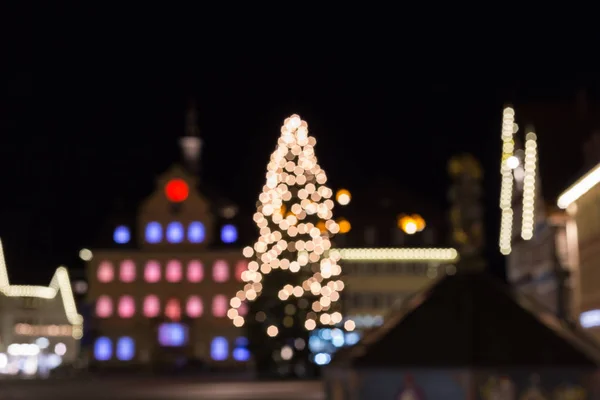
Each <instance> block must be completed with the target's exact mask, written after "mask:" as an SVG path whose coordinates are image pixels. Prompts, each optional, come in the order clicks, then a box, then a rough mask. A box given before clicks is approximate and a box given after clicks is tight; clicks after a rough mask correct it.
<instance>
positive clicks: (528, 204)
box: [521, 132, 537, 240]
mask: <svg viewBox="0 0 600 400" xmlns="http://www.w3.org/2000/svg"><path fill="white" fill-rule="evenodd" d="M536 140H537V137H536V135H535V133H533V132H529V133H528V134H527V136H526V137H525V163H524V168H525V177H524V179H523V217H522V218H523V219H522V223H521V237H522V238H523V239H524V240H530V239H531V238H532V237H533V228H534V222H535V177H536V168H537V142H536Z"/></svg>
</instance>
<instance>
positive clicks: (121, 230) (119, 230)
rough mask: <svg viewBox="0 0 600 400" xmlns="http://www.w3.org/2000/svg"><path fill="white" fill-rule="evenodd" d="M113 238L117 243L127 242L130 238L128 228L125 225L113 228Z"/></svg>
mask: <svg viewBox="0 0 600 400" xmlns="http://www.w3.org/2000/svg"><path fill="white" fill-rule="evenodd" d="M113 240H114V241H115V243H118V244H125V243H129V241H130V240H131V233H130V232H129V228H128V227H126V226H125V225H120V226H117V227H116V228H115V233H113Z"/></svg>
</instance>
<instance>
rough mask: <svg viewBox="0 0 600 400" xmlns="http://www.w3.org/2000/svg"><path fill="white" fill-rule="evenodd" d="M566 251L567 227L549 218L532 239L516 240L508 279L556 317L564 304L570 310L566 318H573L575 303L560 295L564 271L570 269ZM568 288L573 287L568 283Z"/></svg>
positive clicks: (508, 269) (508, 270)
mask: <svg viewBox="0 0 600 400" xmlns="http://www.w3.org/2000/svg"><path fill="white" fill-rule="evenodd" d="M566 252H567V246H566V236H565V225H564V224H562V223H557V222H556V221H553V220H552V219H551V218H547V219H546V221H544V222H542V223H541V224H538V225H537V226H536V229H535V233H534V237H533V238H532V239H531V240H528V241H524V240H515V242H514V243H513V248H512V252H511V254H510V255H509V257H508V258H507V277H508V281H509V282H510V284H511V285H512V286H513V287H514V288H515V289H517V290H519V291H521V292H522V293H523V294H525V295H527V296H528V297H530V298H532V299H533V300H535V301H536V302H537V303H539V304H540V305H541V306H543V307H544V308H546V309H548V310H549V311H551V312H552V313H554V314H559V313H560V312H561V311H562V310H561V305H560V302H561V301H564V302H565V306H566V308H567V309H569V311H568V314H567V315H565V317H572V316H573V314H572V312H571V311H570V308H569V305H570V304H571V303H572V301H571V300H569V299H562V297H561V294H560V293H559V291H560V285H561V281H560V279H561V277H560V275H559V274H560V271H561V270H562V269H563V268H568V265H567V263H566V260H567V258H568V257H567V254H566ZM565 285H567V286H569V284H568V283H567V282H565ZM567 292H569V293H571V292H572V290H570V289H567ZM568 296H570V295H569V294H568Z"/></svg>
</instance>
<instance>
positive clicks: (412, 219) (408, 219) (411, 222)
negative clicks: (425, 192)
mask: <svg viewBox="0 0 600 400" xmlns="http://www.w3.org/2000/svg"><path fill="white" fill-rule="evenodd" d="M398 228H400V229H402V232H404V233H406V234H407V235H414V234H415V233H417V232H421V231H422V230H423V229H425V220H424V219H423V217H421V216H420V215H419V214H413V215H401V216H400V218H398Z"/></svg>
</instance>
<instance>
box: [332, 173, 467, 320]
mask: <svg viewBox="0 0 600 400" xmlns="http://www.w3.org/2000/svg"><path fill="white" fill-rule="evenodd" d="M365 193H378V196H376V197H374V198H373V197H359V196H355V197H351V196H350V192H348V191H347V190H345V189H341V190H339V191H337V193H336V200H337V202H338V204H339V205H340V207H337V208H336V214H337V215H338V216H339V218H338V223H339V225H340V232H339V233H338V234H337V235H336V236H335V237H334V244H335V247H337V248H341V250H340V253H341V256H342V271H343V277H344V278H343V279H344V282H345V283H346V288H345V289H344V296H343V300H344V315H346V316H347V317H348V318H351V319H352V320H353V321H354V322H355V323H356V326H357V328H358V329H359V330H360V329H365V328H370V327H374V326H377V325H380V324H381V323H382V322H383V317H384V316H385V314H387V312H388V311H389V310H390V309H391V308H392V307H393V306H394V305H398V304H401V303H402V301H403V300H405V299H406V298H408V297H410V296H411V295H412V294H413V293H415V292H416V291H418V290H420V289H423V288H424V287H425V286H427V285H429V284H431V283H432V282H433V281H434V280H435V279H437V278H439V277H441V276H443V275H445V274H446V273H447V272H450V273H452V272H454V266H453V264H454V261H455V260H456V259H457V253H456V251H455V250H454V249H445V248H438V247H441V246H439V243H440V238H443V237H444V236H445V231H444V229H443V228H444V225H443V221H444V215H443V213H442V212H440V211H439V210H441V209H442V207H441V206H436V205H434V204H431V203H430V202H429V201H427V200H426V199H423V198H420V197H419V196H418V195H416V194H414V193H412V192H409V191H403V190H401V189H398V188H397V187H396V185H394V184H391V183H389V182H378V183H375V184H374V185H373V187H371V188H370V189H369V190H366V191H365ZM373 199H375V200H373ZM365 210H367V211H365Z"/></svg>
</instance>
